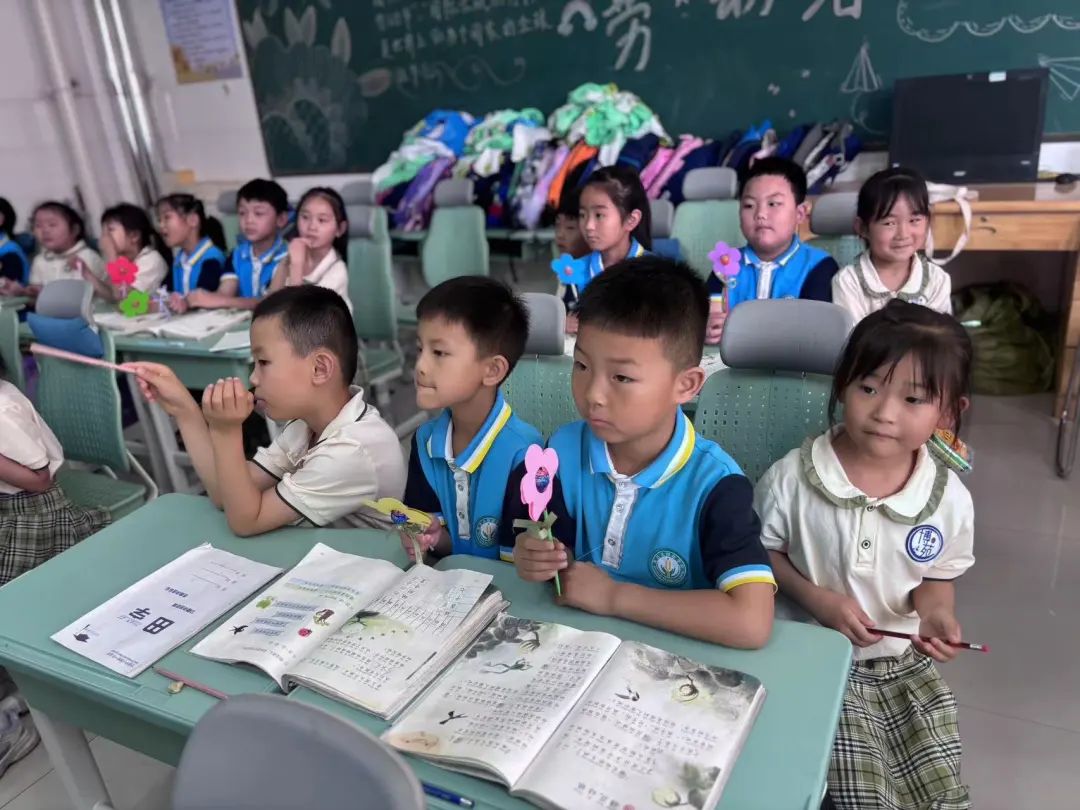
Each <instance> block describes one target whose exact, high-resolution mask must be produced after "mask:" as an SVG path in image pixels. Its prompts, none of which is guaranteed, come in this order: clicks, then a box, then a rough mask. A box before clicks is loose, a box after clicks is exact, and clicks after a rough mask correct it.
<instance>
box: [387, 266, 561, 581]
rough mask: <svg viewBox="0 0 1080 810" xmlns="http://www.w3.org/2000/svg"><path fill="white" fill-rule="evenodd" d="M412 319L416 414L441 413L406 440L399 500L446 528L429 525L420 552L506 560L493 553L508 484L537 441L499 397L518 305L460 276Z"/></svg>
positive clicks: (524, 323)
mask: <svg viewBox="0 0 1080 810" xmlns="http://www.w3.org/2000/svg"><path fill="white" fill-rule="evenodd" d="M416 317H417V320H418V326H417V338H416V343H417V355H416V366H415V369H414V371H413V378H414V380H415V383H416V405H417V407H419V408H421V409H423V410H427V411H432V410H438V409H442V413H441V414H440V415H439V416H438V418H436V419H435V420H434V421H431V422H428V423H426V424H424V425H421V426H420V428H419V429H418V430H417V431H416V433H415V434H414V435H413V441H412V456H411V459H410V461H409V480H408V483H407V484H406V485H405V499H404V500H405V505H406V506H409V507H412V508H414V509H422V510H424V511H425V512H429V513H432V514H434V515H438V516H440V517H441V518H442V522H443V523H445V525H441V524H440V523H439V522H438V521H436V522H434V523H433V524H432V528H431V529H430V530H429V531H428V532H427V533H425V534H424V535H423V536H422V537H421V547H422V548H423V550H424V551H429V550H430V551H434V553H435V554H436V555H437V556H440V557H441V556H445V555H447V554H473V555H475V556H478V557H493V558H498V557H502V558H503V559H505V560H509V559H511V558H512V556H513V551H514V550H513V547H511V546H507V547H505V548H503V549H501V550H500V548H499V545H498V539H499V519H500V518H501V516H502V515H501V513H502V504H503V499H504V497H505V494H506V481H507V479H508V478H509V477H510V473H511V472H513V471H514V469H515V468H516V467H517V466H518V465H519V464H521V462H522V460H523V459H524V458H525V450H526V449H527V448H528V447H529V445H531V444H543V441H544V440H543V437H542V436H541V435H540V431H538V430H537V429H536V428H534V427H533V426H532V425H529V424H526V423H525V422H522V421H521V420H520V419H518V418H517V417H516V416H514V414H513V413H512V412H511V410H510V405H509V404H508V403H507V402H506V400H505V399H503V395H502V391H500V390H499V386H500V385H502V384H503V382H504V381H505V380H506V378H507V377H508V376H509V375H510V372H511V371H513V370H514V366H515V365H516V364H517V361H518V360H519V359H520V358H521V353H522V352H523V351H524V350H525V338H526V337H527V336H528V332H529V316H528V313H527V311H526V310H525V305H524V304H522V303H521V301H520V300H519V299H518V298H517V297H516V296H515V295H514V294H513V292H511V290H510V288H509V287H507V286H506V285H505V284H503V283H501V282H499V281H495V280H494V279H490V278H484V277H482V276H462V277H460V278H452V279H450V280H449V281H444V282H443V283H442V284H439V285H438V286H436V287H434V288H432V289H431V290H430V291H429V292H428V293H427V294H426V295H425V296H424V297H423V298H421V299H420V303H419V304H417V306H416ZM402 545H403V546H404V547H405V549H406V551H408V553H409V557H410V558H411V557H413V556H414V554H413V547H412V542H411V541H410V540H408V539H407V538H406V537H404V536H402Z"/></svg>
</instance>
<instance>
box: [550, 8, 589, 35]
mask: <svg viewBox="0 0 1080 810" xmlns="http://www.w3.org/2000/svg"><path fill="white" fill-rule="evenodd" d="M575 17H581V22H582V26H583V27H584V28H585V30H586V31H595V30H596V12H595V11H593V9H592V4H591V3H590V2H589V1H588V0H570V2H569V3H567V4H566V5H565V6H563V10H562V14H560V15H559V25H558V27H557V28H556V29H555V30H556V31H558V32H559V35H560V36H564V37H568V36H570V35H571V34H572V33H574V18H575Z"/></svg>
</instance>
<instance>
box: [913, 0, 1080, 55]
mask: <svg viewBox="0 0 1080 810" xmlns="http://www.w3.org/2000/svg"><path fill="white" fill-rule="evenodd" d="M1058 3H1059V5H1060V6H1061V12H1062V13H1057V14H1039V15H1037V16H1034V17H1029V18H1025V17H1022V16H1021V15H1020V14H1009V15H1002V16H994V15H993V14H991V15H989V16H988V18H987V19H985V20H954V19H945V18H941V17H940V9H941V8H942V6H943V4H942V3H941V2H940V1H939V0H898V1H897V3H896V24H897V25H898V26H900V30H901V31H903V32H904V33H905V34H907V35H908V36H912V37H915V38H916V39H920V40H922V41H923V42H927V43H931V44H933V43H937V42H944V41H945V40H947V39H948V38H949V37H951V36H952V35H953V34H955V33H956V32H957V31H961V30H962V31H967V33H969V34H971V35H972V36H975V37H992V36H994V35H995V34H997V33H999V32H1000V31H1001V30H1002V29H1004V28H1005V26H1006V25H1008V26H1010V27H1011V28H1012V29H1013V30H1014V31H1017V32H1018V33H1021V34H1034V33H1035V32H1036V31H1040V30H1042V29H1043V28H1045V27H1046V26H1048V25H1055V26H1057V27H1058V28H1062V29H1064V30H1066V31H1080V16H1076V15H1075V13H1074V14H1066V13H1064V12H1065V11H1066V10H1068V11H1072V12H1075V9H1076V0H1058ZM935 15H937V16H935Z"/></svg>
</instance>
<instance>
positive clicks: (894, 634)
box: [867, 627, 990, 653]
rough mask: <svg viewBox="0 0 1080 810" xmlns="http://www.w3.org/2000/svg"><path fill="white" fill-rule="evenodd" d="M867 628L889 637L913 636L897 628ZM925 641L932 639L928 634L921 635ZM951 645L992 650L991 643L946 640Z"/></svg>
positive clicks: (962, 648)
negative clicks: (896, 629)
mask: <svg viewBox="0 0 1080 810" xmlns="http://www.w3.org/2000/svg"><path fill="white" fill-rule="evenodd" d="M867 630H868V631H869V632H871V633H877V634H878V635H879V636H888V637H889V638H911V637H912V635H914V634H913V633H897V632H896V631H895V630H879V629H878V628H876V627H869V628H867ZM919 638H921V639H922V640H923V641H930V638H929V637H928V636H919ZM938 640H939V641H945V639H938ZM945 643H946V644H948V645H949V646H950V647H956V648H957V649H961V650H975V651H977V652H987V653H988V652H990V645H989V644H969V643H968V642H966V641H959V642H953V641H945Z"/></svg>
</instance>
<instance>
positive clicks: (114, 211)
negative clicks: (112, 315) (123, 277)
mask: <svg viewBox="0 0 1080 810" xmlns="http://www.w3.org/2000/svg"><path fill="white" fill-rule="evenodd" d="M101 250H102V252H103V253H104V255H105V259H106V260H107V261H113V260H114V259H117V258H125V259H128V260H129V261H131V262H134V264H135V268H136V270H135V281H134V282H132V284H130V285H124V284H113V283H112V279H111V278H109V277H108V276H107V275H106V277H105V278H98V277H97V276H95V275H93V274H92V273H90V272H88V271H84V272H83V278H84V279H86V280H87V281H89V282H90V284H91V285H93V287H94V292H95V293H96V294H97V296H98V297H99V298H104V299H105V300H106V301H122V300H123V299H124V298H125V297H126V296H127V295H128V293H129V292H130V291H131V290H139V291H141V292H145V293H151V294H152V293H154V292H156V291H157V290H158V288H159V287H161V285H162V284H163V283H164V282H165V278H166V276H168V275H169V264H168V262H167V261H166V260H165V255H164V254H165V253H167V251H166V250H165V246H164V243H162V241H161V236H160V235H159V234H158V233H157V231H155V230H154V226H153V225H152V224H151V222H150V217H148V216H147V215H146V212H145V211H144V210H143V209H141V208H140V207H139V206H137V205H132V204H131V203H120V204H119V205H114V206H113V207H112V208H107V209H106V210H105V213H104V214H102V215H101Z"/></svg>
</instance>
